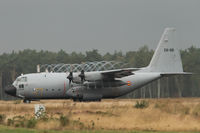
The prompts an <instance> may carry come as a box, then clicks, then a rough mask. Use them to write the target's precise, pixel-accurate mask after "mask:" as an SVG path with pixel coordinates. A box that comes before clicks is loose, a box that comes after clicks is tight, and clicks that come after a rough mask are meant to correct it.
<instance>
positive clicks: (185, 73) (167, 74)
mask: <svg viewBox="0 0 200 133" xmlns="http://www.w3.org/2000/svg"><path fill="white" fill-rule="evenodd" d="M192 74H193V73H190V72H177V73H176V72H174V73H161V74H160V75H161V76H174V75H192Z"/></svg>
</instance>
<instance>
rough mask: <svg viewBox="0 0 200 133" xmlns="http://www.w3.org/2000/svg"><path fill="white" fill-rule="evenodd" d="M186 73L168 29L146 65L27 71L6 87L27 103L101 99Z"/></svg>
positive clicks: (120, 94) (174, 32)
mask: <svg viewBox="0 0 200 133" xmlns="http://www.w3.org/2000/svg"><path fill="white" fill-rule="evenodd" d="M185 74H190V73H186V72H183V67H182V62H181V57H180V53H179V50H178V44H177V42H176V30H175V29H174V28H166V29H165V31H164V33H163V35H162V37H161V39H160V41H159V43H158V46H157V48H156V50H155V53H154V55H153V57H152V59H151V62H150V64H149V65H148V66H147V67H143V68H125V69H115V70H107V71H94V72H84V70H82V71H81V72H79V73H78V72H76V73H73V72H69V73H32V74H25V75H22V76H19V77H18V78H17V79H16V80H15V81H14V82H13V84H12V85H11V86H8V87H7V88H5V92H6V93H7V94H9V95H12V96H16V97H19V98H22V99H24V102H30V101H32V100H39V99H73V100H74V101H100V100H101V99H102V98H116V97H119V96H122V95H125V94H127V93H130V92H132V91H134V90H136V89H138V88H140V87H142V86H144V85H146V84H148V83H150V82H152V81H154V80H157V79H159V78H162V77H163V76H171V75H185Z"/></svg>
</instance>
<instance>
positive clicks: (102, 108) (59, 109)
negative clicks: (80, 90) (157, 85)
mask: <svg viewBox="0 0 200 133" xmlns="http://www.w3.org/2000/svg"><path fill="white" fill-rule="evenodd" d="M138 101H141V100H137V99H134V100H129V99H115V100H103V101H102V102H87V103H81V102H75V103H74V102H72V101H71V100H46V101H45V100H44V101H37V102H32V103H31V104H24V103H21V101H0V124H1V125H3V126H1V127H0V132H4V133H6V132H8V133H12V132H13V131H16V132H17V131H19V132H41V133H42V132H50V133H51V132H52V133H54V132H55V131H52V130H56V132H57V131H59V132H60V133H62V132H72V130H75V131H76V132H80V133H82V132H91V131H92V132H94V133H95V132H97V133H98V132H105V133H107V132H108V133H112V132H116V131H117V132H119V133H121V132H124V133H126V132H134V131H137V132H135V133H151V132H153V131H154V132H153V133H165V132H167V133H168V132H169V133H175V132H176V133H177V132H180V133H182V132H189V133H191V132H200V99H199V98H181V99H146V100H145V103H147V105H146V106H145V107H144V108H142V107H140V106H139V107H135V105H136V104H137V102H138ZM35 104H44V105H45V107H46V116H45V119H42V120H37V122H35V121H31V120H32V118H33V117H34V105H35ZM1 116H3V117H4V118H2V120H1ZM61 116H64V117H62V118H61ZM16 117H17V118H16ZM14 118H16V119H15V122H13V121H11V119H12V120H13V119H14ZM9 120H10V121H9ZM27 122H28V124H27ZM34 122H35V124H34V126H32V125H30V124H33V123H34ZM13 123H14V124H13ZM16 123H17V124H16ZM6 125H10V126H9V127H7V126H6ZM27 125H29V126H28V127H29V128H33V129H34V130H30V129H20V128H21V127H26V126H27ZM14 127H20V128H14ZM13 128H14V129H13ZM64 130H67V131H64ZM139 131H140V132H139ZM142 131H143V132H142ZM145 131H146V132H145ZM155 131H156V132H155ZM161 131H162V132H161Z"/></svg>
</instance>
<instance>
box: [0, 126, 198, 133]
mask: <svg viewBox="0 0 200 133" xmlns="http://www.w3.org/2000/svg"><path fill="white" fill-rule="evenodd" d="M0 133H198V132H165V131H157V132H156V131H126V130H125V131H116V130H67V131H56V130H36V129H25V128H10V127H6V126H0Z"/></svg>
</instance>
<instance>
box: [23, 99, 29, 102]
mask: <svg viewBox="0 0 200 133" xmlns="http://www.w3.org/2000/svg"><path fill="white" fill-rule="evenodd" d="M23 103H31V100H28V99H24V100H23Z"/></svg>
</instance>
